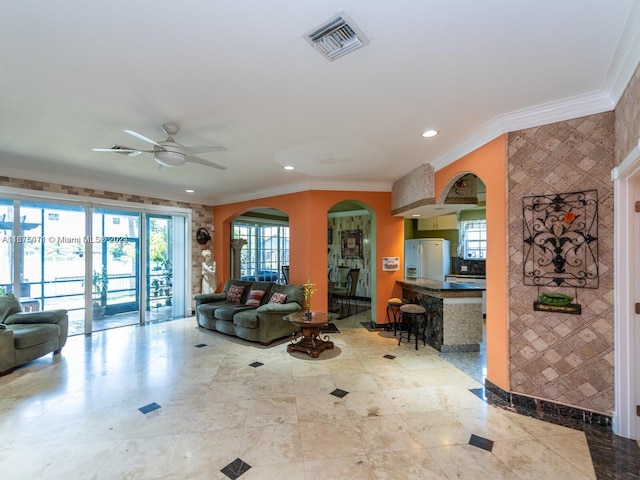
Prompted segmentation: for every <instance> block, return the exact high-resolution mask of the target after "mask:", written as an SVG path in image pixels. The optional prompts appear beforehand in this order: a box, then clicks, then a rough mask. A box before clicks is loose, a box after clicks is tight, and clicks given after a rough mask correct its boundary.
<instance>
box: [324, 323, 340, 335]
mask: <svg viewBox="0 0 640 480" xmlns="http://www.w3.org/2000/svg"><path fill="white" fill-rule="evenodd" d="M322 333H340V330H338V327H336V326H335V324H333V323H328V324H326V325H325V326H324V327H322Z"/></svg>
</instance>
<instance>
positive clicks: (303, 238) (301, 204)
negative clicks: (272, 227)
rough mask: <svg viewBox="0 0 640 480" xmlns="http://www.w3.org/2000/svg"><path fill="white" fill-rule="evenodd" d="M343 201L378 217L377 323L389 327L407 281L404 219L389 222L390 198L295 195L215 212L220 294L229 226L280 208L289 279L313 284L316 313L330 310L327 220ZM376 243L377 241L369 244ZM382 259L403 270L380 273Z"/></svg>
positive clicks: (374, 265) (227, 266) (227, 268)
mask: <svg viewBox="0 0 640 480" xmlns="http://www.w3.org/2000/svg"><path fill="white" fill-rule="evenodd" d="M344 200H349V201H357V202H361V203H362V204H363V207H364V208H367V209H368V210H370V211H371V212H372V213H373V214H375V215H374V218H375V219H374V222H375V228H374V227H373V224H372V231H374V232H375V236H376V238H375V243H372V245H374V246H373V247H372V258H371V274H372V287H373V288H374V290H372V299H371V301H372V310H373V312H374V316H373V320H374V321H375V322H376V323H378V324H381V323H386V322H387V316H386V308H387V300H388V299H389V298H391V297H394V296H395V297H398V296H401V289H400V288H399V287H398V286H397V285H396V283H395V282H396V280H401V279H402V278H403V272H404V265H403V257H404V219H403V218H402V217H392V216H391V192H351V191H348V192H344V191H333V190H332V191H317V190H310V191H306V192H299V193H292V194H287V195H278V196H274V197H268V198H262V199H259V200H250V201H246V202H238V203H232V204H227V205H218V206H215V207H213V225H214V231H213V258H214V260H215V261H216V267H217V276H218V280H219V281H220V284H219V285H218V289H220V288H221V287H222V285H224V282H225V281H226V280H227V279H228V278H229V277H230V275H231V259H230V254H229V251H230V246H229V244H230V238H231V222H232V221H233V219H234V218H236V217H237V216H238V215H241V214H243V213H245V212H247V211H249V210H253V209H255V208H276V209H278V210H282V211H283V212H285V213H287V214H288V215H289V235H290V240H289V263H290V271H289V278H290V282H291V283H293V284H301V283H304V282H306V281H307V279H311V282H312V283H315V284H316V289H317V291H316V293H315V294H314V296H313V307H314V310H315V309H318V310H326V309H327V295H328V284H327V266H328V261H327V249H328V245H327V214H328V211H329V209H330V208H331V207H333V206H334V205H335V204H336V203H339V202H341V201H344ZM365 241H371V242H373V241H374V239H365ZM382 257H400V258H401V260H402V261H401V265H400V270H398V271H397V272H383V271H382Z"/></svg>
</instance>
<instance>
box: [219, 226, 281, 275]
mask: <svg viewBox="0 0 640 480" xmlns="http://www.w3.org/2000/svg"><path fill="white" fill-rule="evenodd" d="M232 238H235V239H238V238H243V239H245V240H246V241H247V244H246V246H245V247H244V248H243V249H242V254H241V258H240V278H241V279H242V280H258V281H265V282H278V281H280V280H282V279H281V278H280V277H281V272H282V266H283V265H289V226H287V225H273V224H270V223H258V222H247V221H244V220H243V221H235V222H234V223H233V233H232Z"/></svg>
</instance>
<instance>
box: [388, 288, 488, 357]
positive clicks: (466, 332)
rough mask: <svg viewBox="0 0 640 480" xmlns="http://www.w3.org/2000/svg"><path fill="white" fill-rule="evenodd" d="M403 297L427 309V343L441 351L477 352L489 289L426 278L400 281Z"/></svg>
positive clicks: (480, 340)
mask: <svg viewBox="0 0 640 480" xmlns="http://www.w3.org/2000/svg"><path fill="white" fill-rule="evenodd" d="M397 283H398V284H399V285H400V286H401V287H402V298H404V299H405V300H407V301H408V302H409V303H417V304H418V305H422V306H423V307H424V308H426V309H427V316H428V322H429V323H428V325H429V328H427V343H428V344H429V345H431V346H432V347H433V348H435V349H436V350H439V351H441V352H477V351H479V350H480V344H481V343H482V327H483V322H484V320H483V318H482V292H483V291H484V290H485V287H482V286H479V285H464V284H460V283H449V282H441V281H438V280H430V279H423V278H405V279H404V280H398V281H397Z"/></svg>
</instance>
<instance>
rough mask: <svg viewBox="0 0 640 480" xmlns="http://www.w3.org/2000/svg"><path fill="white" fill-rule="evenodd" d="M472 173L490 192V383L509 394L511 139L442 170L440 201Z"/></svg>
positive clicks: (504, 138) (497, 141) (438, 177)
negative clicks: (450, 188) (509, 172)
mask: <svg viewBox="0 0 640 480" xmlns="http://www.w3.org/2000/svg"><path fill="white" fill-rule="evenodd" d="M468 172H471V173H474V174H475V175H477V176H478V177H480V179H481V180H482V182H483V183H484V184H485V186H486V188H487V205H486V206H487V345H486V347H487V379H488V380H489V381H491V382H493V383H494V384H496V385H497V386H499V387H500V388H502V389H503V390H506V391H509V390H510V389H509V387H510V384H509V334H508V332H509V329H508V299H509V294H508V293H509V292H508V286H509V277H508V274H507V255H508V252H507V248H508V241H507V233H508V228H507V227H508V224H507V223H508V220H507V219H508V216H507V136H506V135H502V136H500V137H498V138H496V139H495V140H493V141H491V142H489V143H488V144H486V145H484V146H482V147H480V148H478V149H477V150H475V151H473V152H471V153H470V154H468V155H465V156H464V157H462V158H460V159H459V160H457V161H455V162H454V163H452V164H450V165H447V166H446V167H444V168H442V169H441V170H438V171H437V172H436V174H435V191H436V198H440V197H441V196H442V194H443V190H445V189H447V190H448V187H449V186H450V185H451V183H452V182H453V181H454V180H455V179H456V178H457V177H459V176H460V175H461V174H464V173H468Z"/></svg>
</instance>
